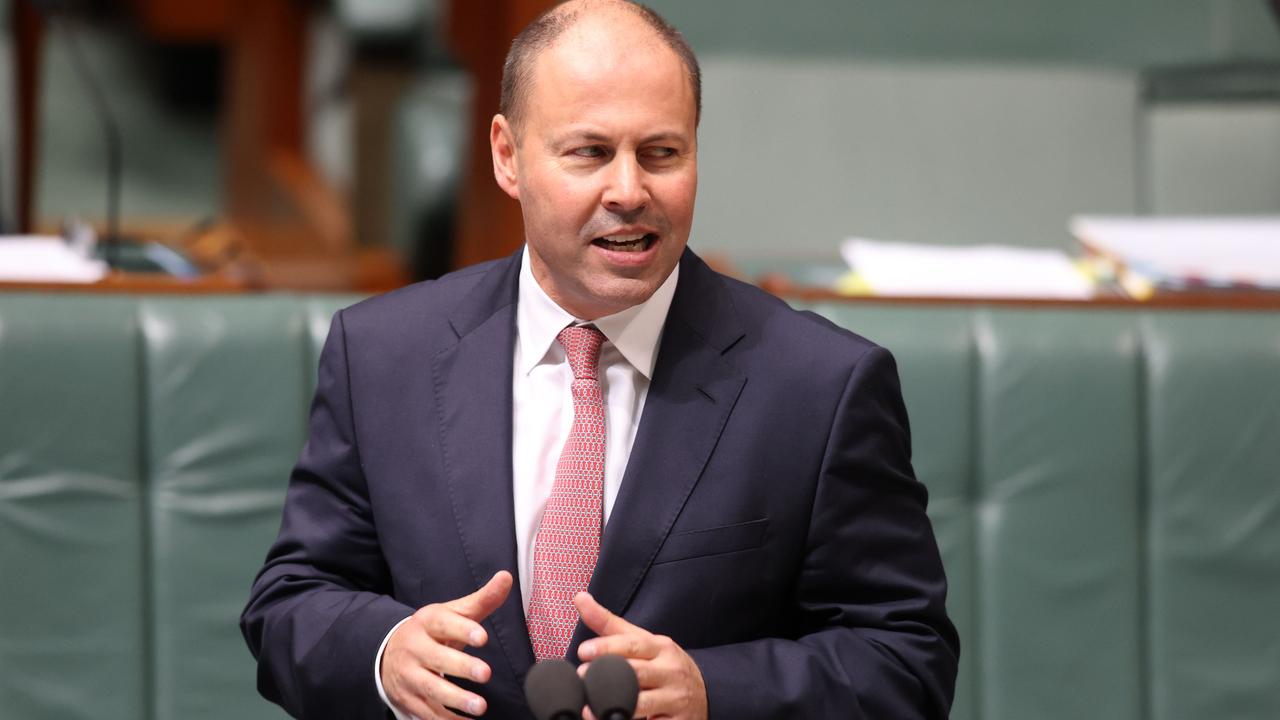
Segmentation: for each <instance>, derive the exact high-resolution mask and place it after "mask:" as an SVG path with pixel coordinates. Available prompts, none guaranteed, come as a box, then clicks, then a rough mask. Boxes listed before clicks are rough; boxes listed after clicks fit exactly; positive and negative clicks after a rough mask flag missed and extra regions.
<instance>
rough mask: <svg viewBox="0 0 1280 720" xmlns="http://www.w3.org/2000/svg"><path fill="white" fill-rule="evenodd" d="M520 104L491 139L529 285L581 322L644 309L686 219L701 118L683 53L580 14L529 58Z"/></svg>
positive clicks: (632, 24) (619, 24)
mask: <svg viewBox="0 0 1280 720" xmlns="http://www.w3.org/2000/svg"><path fill="white" fill-rule="evenodd" d="M522 108H523V119H522V123H521V127H520V128H518V129H516V128H511V127H510V126H509V125H508V124H507V122H506V119H505V118H503V117H502V116H497V117H495V118H494V123H493V128H492V132H491V135H490V140H491V145H492V149H493V156H494V173H495V175H496V176H497V179H498V184H499V185H501V186H502V188H503V189H504V190H506V192H507V193H508V194H510V195H511V196H512V197H514V198H517V199H518V200H519V201H520V206H521V210H522V212H523V215H524V228H525V239H526V240H527V242H528V245H529V256H530V263H531V269H532V271H533V275H534V278H536V279H537V281H538V284H539V285H540V286H541V287H542V288H543V290H545V291H546V292H547V294H548V295H550V296H551V298H552V299H553V300H555V301H556V303H557V304H559V305H560V306H561V307H562V308H564V309H565V310H567V311H568V312H569V313H570V314H572V315H574V316H576V317H579V318H582V319H584V320H593V319H596V318H598V317H602V316H604V315H611V314H613V313H616V312H619V311H621V310H624V309H626V308H628V307H631V306H633V305H636V304H638V303H641V302H644V301H645V300H647V299H648V298H649V296H650V295H652V294H653V292H654V291H655V290H657V288H658V286H659V285H661V284H662V282H663V281H664V280H666V278H667V276H668V275H669V274H670V273H671V270H672V269H673V268H674V267H675V265H676V263H677V262H678V261H679V259H680V255H681V253H682V252H683V251H684V247H685V245H686V243H688V241H689V228H690V226H691V225H692V223H693V205H694V196H695V194H696V192H697V184H698V163H697V137H696V123H697V120H696V110H695V102H694V98H693V89H692V87H691V84H690V82H689V80H688V76H687V75H686V73H685V68H684V65H683V64H682V63H681V61H680V59H679V57H678V56H677V55H676V54H675V53H674V52H673V51H672V50H671V49H670V48H668V47H667V46H666V45H665V44H663V43H662V42H661V40H659V39H658V38H657V37H656V36H654V35H653V33H652V32H651V31H649V30H648V29H647V28H645V27H643V26H639V25H638V23H637V21H635V20H634V19H633V18H630V17H626V16H621V19H619V18H616V17H615V18H613V19H612V20H609V19H601V18H583V19H580V20H579V21H578V22H577V24H575V25H574V26H573V27H571V28H569V29H568V30H566V31H565V34H564V35H563V36H561V37H560V38H559V39H557V41H556V42H555V43H554V44H553V45H552V46H551V47H550V48H548V49H546V50H545V51H543V52H542V53H541V55H540V56H539V57H538V58H537V59H536V60H535V61H534V65H533V82H532V84H531V87H530V88H529V92H528V94H527V95H526V97H525V104H524V105H523V106H522ZM513 131H514V133H513ZM517 138H518V142H517Z"/></svg>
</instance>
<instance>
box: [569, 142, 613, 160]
mask: <svg viewBox="0 0 1280 720" xmlns="http://www.w3.org/2000/svg"><path fill="white" fill-rule="evenodd" d="M573 154H574V155H575V156H577V157H580V158H602V157H604V156H605V151H604V148H603V147H600V146H599V145H586V146H584V147H580V148H574V149H573Z"/></svg>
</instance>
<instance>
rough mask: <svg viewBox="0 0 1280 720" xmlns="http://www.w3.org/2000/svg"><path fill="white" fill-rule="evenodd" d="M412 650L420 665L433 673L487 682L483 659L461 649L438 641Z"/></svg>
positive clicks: (487, 671)
mask: <svg viewBox="0 0 1280 720" xmlns="http://www.w3.org/2000/svg"><path fill="white" fill-rule="evenodd" d="M414 650H415V655H416V657H417V658H418V662H419V664H420V666H421V667H423V668H426V669H427V670H430V671H431V672H433V673H437V674H443V675H451V676H453V677H458V678H467V679H468V680H474V681H476V682H478V683H484V682H489V676H490V674H491V673H490V669H489V666H488V665H487V664H486V663H485V662H484V661H483V660H481V659H479V658H476V657H473V656H471V655H468V654H466V653H464V652H462V651H461V650H455V649H453V648H451V647H449V646H448V645H441V644H440V643H431V644H429V645H425V646H423V647H421V648H415V649H414Z"/></svg>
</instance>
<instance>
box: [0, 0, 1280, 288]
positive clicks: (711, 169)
mask: <svg viewBox="0 0 1280 720" xmlns="http://www.w3.org/2000/svg"><path fill="white" fill-rule="evenodd" d="M551 4H553V3H551V2H549V1H547V0H492V1H490V2H481V1H476V0H472V1H471V2H462V1H461V0H459V1H457V2H448V1H447V0H332V1H330V2H305V1H303V0H261V1H259V2H245V1H243V0H209V1H207V2H199V3H186V2H176V1H173V0H114V1H113V0H46V1H39V2H38V1H36V0H4V2H3V3H0V9H3V12H2V13H0V15H3V17H4V22H5V27H4V32H3V34H2V36H0V42H2V43H3V45H0V63H2V64H3V65H4V66H5V67H6V68H7V71H6V72H3V73H0V93H3V96H4V97H5V105H4V106H5V107H6V108H8V111H6V112H5V113H3V117H0V222H2V223H3V230H4V231H5V232H8V233H15V232H57V231H58V230H59V229H60V228H63V227H65V226H66V225H67V223H68V222H70V221H75V220H79V221H84V222H87V223H88V224H90V225H93V226H95V227H96V229H97V230H98V232H99V234H100V235H105V236H108V237H110V236H111V235H112V234H113V233H114V234H117V235H119V236H120V237H121V238H124V239H128V240H135V241H136V240H150V241H158V242H161V243H163V244H165V245H167V246H168V247H171V248H174V249H176V250H179V251H181V252H182V253H183V254H184V255H185V256H186V257H187V259H189V260H191V261H192V262H193V263H194V265H195V266H196V269H198V270H199V271H200V272H201V273H204V274H206V275H216V274H218V273H221V275H220V276H221V277H222V278H223V279H224V280H225V281H227V282H233V283H242V284H246V285H249V286H254V287H267V288H301V289H336V290H341V289H354V290H378V289H386V288H389V287H394V286H396V285H398V284H401V283H403V282H405V281H408V280H411V279H419V278H425V277H433V276H437V275H439V274H441V273H443V272H445V271H447V270H449V269H452V268H455V267H459V266H462V265H466V264H471V263H473V262H476V261H480V260H484V259H490V258H493V257H498V256H501V255H503V254H506V253H508V252H510V251H511V250H513V249H514V248H515V247H516V246H517V245H518V243H519V242H520V239H521V230H520V226H519V211H518V208H517V207H516V205H515V203H514V202H512V201H510V200H508V199H507V198H506V197H505V196H504V195H502V194H501V193H500V192H499V191H498V190H497V188H496V187H495V186H494V184H493V182H492V178H491V172H490V169H489V160H488V149H487V134H486V128H487V123H488V120H489V118H490V117H491V115H492V114H493V112H494V111H495V110H496V105H497V82H498V72H499V69H500V63H501V58H502V56H503V54H504V53H505V50H506V46H507V44H508V42H509V39H510V37H511V36H512V35H513V34H514V33H515V32H516V31H517V30H518V29H519V28H520V27H522V26H523V25H524V24H525V23H526V22H527V21H528V20H529V19H530V18H532V17H534V16H535V15H536V14H537V13H539V12H541V11H542V10H544V9H545V8H546V7H548V6H550V5H551ZM652 5H653V7H654V8H655V9H657V10H659V11H660V12H662V13H664V14H665V15H666V16H667V17H668V18H669V19H670V20H671V21H672V22H674V23H675V24H676V25H677V26H678V27H679V28H681V29H682V30H683V31H684V33H685V34H686V36H687V37H688V39H689V40H690V42H691V43H692V45H693V47H694V48H695V50H696V51H697V52H698V53H699V56H700V58H701V60H702V62H703V64H704V72H705V76H706V82H705V88H706V90H705V94H706V97H705V105H706V110H705V113H704V116H703V118H704V119H703V123H702V128H701V133H700V142H701V147H700V158H699V160H700V171H701V180H702V182H701V184H700V195H699V208H698V212H697V215H696V222H695V227H694V233H693V238H692V245H693V247H694V248H695V249H697V250H699V251H700V252H702V253H703V254H704V255H708V256H710V257H712V258H714V259H715V260H716V261H717V262H718V263H719V264H720V265H721V267H724V268H726V269H730V270H734V271H737V272H738V273H740V274H743V275H745V276H748V277H756V276H759V275H760V274H762V273H768V272H775V273H781V274H783V275H784V276H788V277H791V278H793V279H795V280H797V281H800V282H825V281H826V280H827V279H828V275H829V274H830V273H829V272H827V270H824V268H827V269H829V268H831V267H838V266H839V265H840V264H841V263H840V255H839V244H840V241H841V240H843V239H844V238H846V237H849V236H860V237H871V238H879V239H885V240H895V241H908V242H922V243H937V244H944V245H967V244H974V243H1000V244H1006V245H1011V246H1016V247H1040V248H1069V247H1071V246H1072V244H1073V239H1072V237H1071V235H1070V232H1069V229H1068V224H1069V221H1070V218H1071V217H1073V216H1074V215H1078V214H1118V215H1147V214H1154V215H1186V214H1192V215H1202V214H1213V215H1219V214H1246V215H1265V214H1275V213H1280V70H1278V69H1277V68H1278V67H1280V18H1278V16H1277V13H1276V3H1275V2H1271V1H1270V0H1079V1H1077V2H1071V3H1064V2H1056V1H1054V0H970V1H968V2H959V3H958V2H946V1H944V0H917V1H915V2H910V3H903V2H896V1H895V0H861V1H858V2H849V1H845V0H796V1H795V2H789V3H778V2H766V1H765V0H742V1H739V2H734V3H723V2H709V1H704V2H698V1H693V2H690V1H687V0H655V2H653V3H652ZM113 153H114V154H115V156H116V160H118V162H114V161H113V159H112V155H113ZM113 162H114V164H113ZM112 198H116V199H115V200H114V201H113V200H112ZM113 208H114V209H113ZM113 216H114V217H116V220H115V222H116V223H117V225H118V229H117V230H115V231H113V230H112V229H111V225H112V218H113Z"/></svg>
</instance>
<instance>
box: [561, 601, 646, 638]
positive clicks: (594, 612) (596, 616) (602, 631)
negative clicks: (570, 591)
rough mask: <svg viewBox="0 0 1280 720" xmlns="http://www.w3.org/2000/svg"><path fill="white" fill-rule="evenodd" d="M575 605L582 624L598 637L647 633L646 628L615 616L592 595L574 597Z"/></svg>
mask: <svg viewBox="0 0 1280 720" xmlns="http://www.w3.org/2000/svg"><path fill="white" fill-rule="evenodd" d="M573 604H574V607H576V608H578V615H579V616H580V617H581V618H582V623H583V624H584V625H586V626H587V627H589V628H591V630H592V632H594V633H595V634H597V635H616V634H618V633H624V632H630V631H639V632H642V633H643V632H647V631H646V630H645V629H644V628H640V627H636V626H635V625H632V624H631V623H629V622H627V621H626V620H623V619H622V618H620V617H618V616H617V615H614V614H613V613H612V612H610V611H609V608H607V607H605V606H603V605H601V604H600V603H598V602H596V599H595V598H593V597H591V593H586V592H580V593H578V594H577V595H574V596H573Z"/></svg>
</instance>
